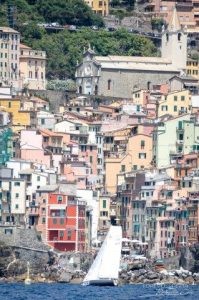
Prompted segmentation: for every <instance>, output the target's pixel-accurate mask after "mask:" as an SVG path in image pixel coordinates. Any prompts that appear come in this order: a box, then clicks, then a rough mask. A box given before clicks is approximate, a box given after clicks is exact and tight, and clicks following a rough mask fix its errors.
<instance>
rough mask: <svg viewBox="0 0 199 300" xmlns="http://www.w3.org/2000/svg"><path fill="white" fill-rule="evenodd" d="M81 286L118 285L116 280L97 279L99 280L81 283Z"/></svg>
mask: <svg viewBox="0 0 199 300" xmlns="http://www.w3.org/2000/svg"><path fill="white" fill-rule="evenodd" d="M82 285H95V286H116V285H118V282H117V280H112V279H110V280H109V279H107V280H106V279H99V280H90V281H87V282H83V284H82Z"/></svg>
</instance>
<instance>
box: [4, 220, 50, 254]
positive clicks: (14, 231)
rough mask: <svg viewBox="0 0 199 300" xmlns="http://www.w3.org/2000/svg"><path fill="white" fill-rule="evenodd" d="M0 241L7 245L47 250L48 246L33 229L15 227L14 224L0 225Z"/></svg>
mask: <svg viewBox="0 0 199 300" xmlns="http://www.w3.org/2000/svg"><path fill="white" fill-rule="evenodd" d="M0 241H1V242H3V243H5V244H6V245H9V246H16V247H26V248H30V249H35V250H45V251H48V250H49V247H48V246H47V245H45V244H43V243H42V241H41V240H40V236H38V234H37V232H36V231H35V230H34V229H23V228H17V227H16V226H0Z"/></svg>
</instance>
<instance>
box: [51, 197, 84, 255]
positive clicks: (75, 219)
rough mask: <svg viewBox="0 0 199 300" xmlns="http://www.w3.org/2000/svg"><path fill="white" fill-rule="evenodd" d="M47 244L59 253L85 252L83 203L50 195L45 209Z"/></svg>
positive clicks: (70, 198)
mask: <svg viewBox="0 0 199 300" xmlns="http://www.w3.org/2000/svg"><path fill="white" fill-rule="evenodd" d="M47 242H48V244H49V245H51V246H53V247H54V248H55V249H57V250H60V251H81V252H83V251H84V250H85V202H84V201H79V200H77V199H75V198H74V197H71V196H67V195H65V194H61V193H50V194H49V197H48V208H47Z"/></svg>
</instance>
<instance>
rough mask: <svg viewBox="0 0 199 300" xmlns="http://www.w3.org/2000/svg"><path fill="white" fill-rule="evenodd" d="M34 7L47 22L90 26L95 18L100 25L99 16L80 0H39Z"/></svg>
mask: <svg viewBox="0 0 199 300" xmlns="http://www.w3.org/2000/svg"><path fill="white" fill-rule="evenodd" d="M36 7H37V10H38V12H39V13H40V14H41V15H42V16H43V17H44V19H45V20H46V21H47V22H55V21H56V22H59V23H60V24H62V25H64V24H74V25H80V26H82V25H85V26H91V25H93V24H95V23H96V22H95V20H97V23H98V25H100V24H99V17H95V15H94V14H93V12H92V10H91V8H90V7H89V6H88V5H86V3H85V2H84V1H82V0H50V1H49V0H40V1H38V3H37V5H36ZM101 25H103V22H102V20H101Z"/></svg>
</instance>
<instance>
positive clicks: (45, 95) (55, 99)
mask: <svg viewBox="0 0 199 300" xmlns="http://www.w3.org/2000/svg"><path fill="white" fill-rule="evenodd" d="M30 94H31V95H35V96H38V97H41V98H42V99H46V100H48V101H49V102H50V109H51V110H52V111H54V112H58V108H59V105H60V104H63V105H64V104H67V103H68V100H69V99H72V98H75V97H76V96H77V95H76V93H74V92H67V91H53V90H45V91H38V90H31V91H30Z"/></svg>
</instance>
